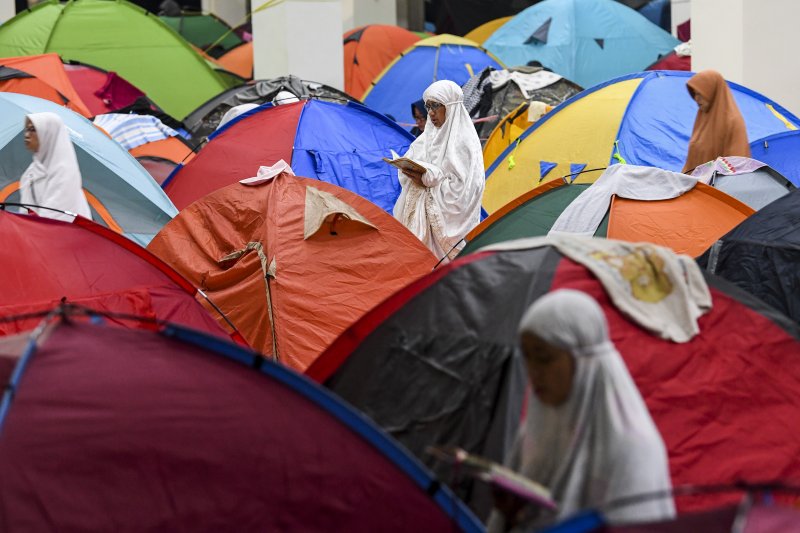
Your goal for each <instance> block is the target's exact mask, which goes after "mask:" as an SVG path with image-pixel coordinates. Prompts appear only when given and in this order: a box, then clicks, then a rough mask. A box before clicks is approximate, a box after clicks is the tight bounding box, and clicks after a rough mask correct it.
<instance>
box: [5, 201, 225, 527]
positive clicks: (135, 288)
mask: <svg viewBox="0 0 800 533" xmlns="http://www.w3.org/2000/svg"><path fill="white" fill-rule="evenodd" d="M0 240H2V242H3V247H2V252H0V257H2V263H3V276H2V277H0V317H3V318H8V317H11V316H17V315H22V314H25V313H36V312H39V311H42V310H43V309H50V308H52V307H53V305H54V304H55V303H57V302H58V301H60V300H61V299H62V298H66V300H67V301H69V302H72V303H79V304H83V305H89V306H91V307H92V308H95V309H99V310H103V311H108V312H114V313H124V314H134V315H139V316H147V317H150V318H153V319H158V320H169V321H172V322H177V323H179V324H184V325H186V326H190V327H192V328H195V329H198V330H201V331H205V332H208V333H211V334H214V335H219V336H224V337H227V334H226V333H225V332H224V331H223V330H222V328H220V326H219V325H218V324H217V322H216V321H215V320H214V317H213V316H211V315H209V313H208V312H207V311H206V310H205V309H203V307H202V306H201V305H200V304H199V303H198V302H197V301H196V300H195V294H196V293H197V290H196V289H195V288H194V287H193V286H192V285H191V284H190V283H189V282H188V281H186V280H185V279H184V278H183V277H181V275H180V274H178V273H177V272H175V271H174V270H173V269H172V268H170V267H169V266H167V265H166V264H165V263H164V262H162V261H161V260H160V259H158V258H157V257H155V256H154V255H152V254H151V253H150V252H148V251H147V250H145V249H144V248H142V247H140V246H138V245H137V244H135V243H133V242H131V241H130V240H129V239H127V238H125V237H123V236H122V235H119V234H117V233H115V232H113V231H111V230H109V229H107V228H105V227H103V226H100V225H99V224H95V223H94V222H91V221H89V220H86V219H84V218H81V217H76V218H75V220H74V222H72V223H71V224H70V223H65V222H59V221H55V220H51V219H48V218H42V217H37V216H27V215H16V214H12V213H9V212H7V211H0ZM36 322H37V319H20V320H14V321H8V320H4V321H0V335H8V334H12V333H16V332H19V331H22V330H24V329H30V328H31V327H33V325H34V324H35V323H36ZM0 529H2V528H0Z"/></svg>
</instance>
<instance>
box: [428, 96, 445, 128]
mask: <svg viewBox="0 0 800 533" xmlns="http://www.w3.org/2000/svg"><path fill="white" fill-rule="evenodd" d="M425 109H427V110H428V116H429V117H430V119H431V123H432V124H433V125H434V126H436V127H437V128H441V127H442V124H444V121H445V119H446V118H447V108H446V107H445V106H444V104H441V103H439V102H435V101H433V100H429V101H427V102H425Z"/></svg>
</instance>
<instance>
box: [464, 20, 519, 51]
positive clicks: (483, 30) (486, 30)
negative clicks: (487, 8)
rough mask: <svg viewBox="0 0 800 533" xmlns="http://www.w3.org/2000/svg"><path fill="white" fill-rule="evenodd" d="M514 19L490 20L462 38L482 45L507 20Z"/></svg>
mask: <svg viewBox="0 0 800 533" xmlns="http://www.w3.org/2000/svg"><path fill="white" fill-rule="evenodd" d="M513 18H514V17H513V16H512V17H501V18H499V19H494V20H490V21H489V22H484V23H483V24H481V25H480V26H478V27H477V28H475V29H473V30H472V31H470V32H469V33H468V34H466V35H465V36H464V38H465V39H469V40H470V41H475V42H476V43H478V44H480V45H483V43H484V42H486V39H488V38H489V37H491V36H492V34H493V33H494V32H495V31H497V29H498V28H499V27H500V26H502V25H503V24H505V23H506V22H508V21H509V20H511V19H513Z"/></svg>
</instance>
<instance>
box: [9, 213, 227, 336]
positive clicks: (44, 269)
mask: <svg viewBox="0 0 800 533" xmlns="http://www.w3.org/2000/svg"><path fill="white" fill-rule="evenodd" d="M0 241H2V243H3V247H2V249H1V250H0V259H1V260H2V264H3V276H1V277H0V317H2V318H4V321H2V322H0V335H8V334H11V333H16V332H19V331H21V330H25V329H30V328H31V327H33V326H34V325H35V324H36V323H37V322H38V319H35V320H34V319H18V320H8V317H10V316H12V315H23V314H27V313H36V312H38V311H41V310H42V309H50V308H52V307H53V305H54V304H55V303H57V302H59V301H61V300H62V299H65V300H66V301H68V302H72V303H80V304H83V305H89V306H91V307H93V308H95V309H100V310H103V311H107V312H114V313H120V314H133V315H138V316H147V317H150V318H152V319H156V320H168V321H171V322H176V323H179V324H183V325H186V326H189V327H192V328H195V329H198V330H201V331H205V332H207V333H211V334H214V335H219V336H224V337H227V336H228V334H227V333H226V332H225V331H224V330H223V329H222V328H221V327H220V326H219V325H218V324H217V322H216V320H214V317H213V316H211V315H210V314H209V312H208V311H206V310H205V309H204V308H203V306H202V305H200V303H198V301H197V300H196V295H197V289H195V287H193V286H192V285H191V284H190V283H189V282H188V281H186V279H184V278H183V277H182V276H181V275H180V274H178V273H177V272H175V271H174V270H173V269H172V267H170V266H168V265H167V264H166V263H164V262H163V261H161V260H160V259H158V258H157V257H156V256H154V255H153V254H151V253H150V252H148V251H147V250H145V249H144V248H142V247H141V246H139V245H137V244H135V243H133V242H132V241H130V240H129V239H127V238H125V237H123V236H122V235H120V234H118V233H115V232H113V231H111V230H110V229H108V228H105V227H103V226H100V225H99V224H95V223H94V222H91V221H89V220H86V219H85V218H81V217H76V218H75V220H74V221H73V222H72V223H67V222H60V221H57V220H52V219H49V218H43V217H37V216H28V215H17V214H13V213H9V212H7V211H0ZM206 305H208V306H209V308H210V305H209V304H206ZM211 311H212V312H216V311H214V310H213V308H211ZM122 323H124V321H122ZM236 335H237V339H238V338H241V337H240V336H239V335H238V333H237V334H236Z"/></svg>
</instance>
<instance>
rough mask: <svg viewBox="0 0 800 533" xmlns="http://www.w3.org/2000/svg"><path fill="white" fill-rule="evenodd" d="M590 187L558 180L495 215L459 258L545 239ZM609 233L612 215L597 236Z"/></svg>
mask: <svg viewBox="0 0 800 533" xmlns="http://www.w3.org/2000/svg"><path fill="white" fill-rule="evenodd" d="M588 187H589V184H588V183H576V184H572V185H569V184H567V183H566V182H564V181H562V180H554V181H551V182H549V183H546V184H544V185H542V186H540V187H537V188H536V189H534V190H532V191H530V192H528V193H525V194H523V195H522V196H520V197H519V198H517V199H516V200H514V201H512V202H510V203H509V204H508V205H506V206H505V207H503V208H501V209H500V210H498V211H497V212H495V213H492V215H491V216H490V217H489V218H487V219H486V220H484V221H483V222H481V223H480V224H479V225H478V226H477V227H476V228H475V229H474V230H472V232H470V234H469V235H467V237H466V241H467V244H466V245H465V246H464V249H463V250H461V253H460V254H459V255H460V256H464V255H467V254H471V253H472V252H474V251H476V250H478V249H480V248H483V247H484V246H489V245H490V244H497V243H499V242H505V241H511V240H514V239H524V238H526V237H544V236H545V235H547V232H548V231H550V228H552V227H553V224H554V223H555V221H556V219H557V218H558V217H559V215H561V212H562V211H564V209H566V208H567V206H568V205H569V204H571V203H572V201H573V200H574V199H575V198H577V197H578V195H579V194H580V193H582V192H583V191H585V190H586V189H587V188H588ZM607 231H608V213H606V216H605V218H604V219H603V222H602V223H601V224H600V227H598V228H597V231H596V232H595V236H598V237H605V236H606V232H607Z"/></svg>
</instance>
